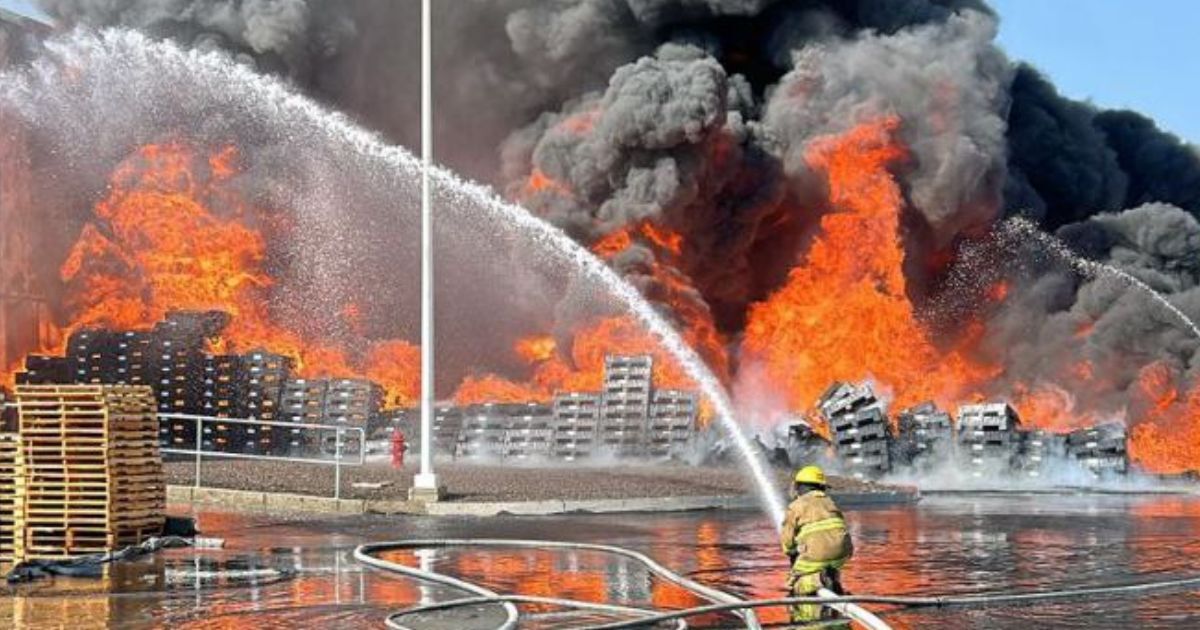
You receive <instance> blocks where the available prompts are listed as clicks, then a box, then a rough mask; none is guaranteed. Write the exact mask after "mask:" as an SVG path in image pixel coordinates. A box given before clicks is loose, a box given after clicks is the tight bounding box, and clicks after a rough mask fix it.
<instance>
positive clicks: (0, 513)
mask: <svg viewBox="0 0 1200 630" xmlns="http://www.w3.org/2000/svg"><path fill="white" fill-rule="evenodd" d="M19 452H20V449H19V442H18V441H17V434H16V433H0V562H11V561H12V559H13V540H14V537H15V535H16V526H17V524H16V518H17V479H18V478H20V476H21V471H20V458H19V455H18V453H19Z"/></svg>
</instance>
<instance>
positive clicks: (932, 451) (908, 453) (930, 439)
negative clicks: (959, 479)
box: [893, 402, 954, 468]
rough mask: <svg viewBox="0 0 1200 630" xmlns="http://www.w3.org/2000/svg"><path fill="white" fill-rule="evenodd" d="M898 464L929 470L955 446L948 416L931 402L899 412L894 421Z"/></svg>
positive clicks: (947, 455)
mask: <svg viewBox="0 0 1200 630" xmlns="http://www.w3.org/2000/svg"><path fill="white" fill-rule="evenodd" d="M896 425H897V432H896V447H895V449H894V450H893V451H894V454H895V456H896V457H895V459H896V460H897V463H904V464H911V465H913V466H916V467H917V468H928V467H930V466H932V465H933V464H934V463H936V462H939V461H945V460H946V459H948V458H949V456H950V452H951V449H952V448H953V445H954V423H953V421H952V420H951V419H950V414H949V413H946V412H945V411H942V410H941V409H938V407H937V405H935V404H933V403H932V402H923V403H921V404H919V405H917V406H915V407H910V408H908V409H905V410H904V411H901V412H900V415H899V416H897V418H896Z"/></svg>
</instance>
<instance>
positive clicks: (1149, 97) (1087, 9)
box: [0, 0, 1200, 144]
mask: <svg viewBox="0 0 1200 630" xmlns="http://www.w3.org/2000/svg"><path fill="white" fill-rule="evenodd" d="M988 3H989V4H990V5H991V6H992V8H993V9H994V10H995V11H996V13H998V14H999V15H1000V18H1001V24H1000V34H999V38H998V40H999V43H1000V44H1001V46H1003V48H1004V49H1005V50H1006V51H1007V52H1008V53H1009V55H1010V56H1011V57H1013V58H1014V59H1019V60H1023V61H1027V62H1029V63H1031V64H1032V65H1034V66H1036V67H1037V68H1039V69H1040V70H1042V71H1043V72H1044V73H1045V74H1047V75H1048V76H1049V77H1050V78H1051V79H1052V80H1053V81H1054V83H1055V84H1056V85H1057V86H1058V88H1059V90H1060V91H1061V92H1062V93H1063V94H1064V95H1066V96H1069V97H1071V98H1076V99H1083V100H1091V101H1093V102H1095V103H1096V104H1097V105H1099V106H1101V107H1105V108H1117V109H1133V110H1136V111H1139V112H1141V113H1143V114H1145V115H1147V116H1150V117H1151V118H1153V119H1154V120H1155V121H1157V122H1158V124H1159V127H1160V128H1162V129H1164V130H1166V131H1170V132H1172V133H1175V134H1177V135H1179V136H1180V137H1182V138H1183V139H1184V140H1187V141H1188V142H1191V143H1193V144H1196V143H1200V118H1197V117H1196V116H1195V115H1194V109H1195V108H1194V104H1195V103H1196V102H1197V100H1200V76H1198V75H1196V74H1195V73H1180V72H1179V70H1180V63H1181V61H1182V60H1192V59H1197V58H1200V39H1198V38H1196V37H1194V36H1193V34H1192V32H1191V31H1193V30H1194V29H1195V26H1196V25H1197V24H1200V3H1197V2H1193V1H1192V0H1151V1H1150V2H1144V3H1139V4H1138V5H1137V9H1136V10H1132V9H1131V7H1132V4H1131V3H1130V2H1128V1H1127V0H1055V1H1054V2H1030V1H1029V0H989V2H988ZM0 8H3V9H8V10H10V11H14V12H17V13H21V14H26V15H38V16H44V15H45V14H44V13H43V12H42V11H41V10H40V9H39V8H38V7H37V1H36V0H0ZM1184 63H1186V62H1185V61H1184Z"/></svg>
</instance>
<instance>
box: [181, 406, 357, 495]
mask: <svg viewBox="0 0 1200 630" xmlns="http://www.w3.org/2000/svg"><path fill="white" fill-rule="evenodd" d="M158 419H159V422H160V423H161V422H163V421H164V420H165V421H171V420H182V421H184V422H193V423H195V431H196V437H195V440H194V442H193V447H192V448H191V449H179V448H169V447H163V448H160V449H159V450H160V451H162V452H163V453H171V454H175V455H191V456H193V457H195V461H196V477H195V487H197V488H199V487H201V486H202V484H201V472H200V471H201V469H202V466H201V462H202V461H203V458H204V457H209V458H216V459H256V460H263V461H283V462H295V463H301V464H316V465H330V466H333V471H334V472H333V498H335V499H340V498H342V466H343V465H346V466H362V465H363V464H364V463H365V462H366V459H367V451H366V448H367V439H366V437H367V436H366V433H367V432H366V430H365V429H363V428H362V427H343V426H337V425H328V424H312V423H303V422H279V421H274V420H251V419H248V418H217V417H213V416H200V415H195V414H187V413H159V414H158ZM208 423H214V424H241V425H248V426H254V427H280V428H284V429H304V430H312V431H315V432H316V433H317V435H318V436H320V435H321V434H323V433H329V432H332V433H333V434H334V436H335V437H334V452H333V458H332V459H329V458H320V457H293V456H291V455H272V454H267V453H234V452H229V451H219V450H215V449H207V450H206V449H205V448H204V442H203V439H204V426H205V424H208ZM346 433H350V434H352V435H357V436H358V439H357V440H356V442H357V444H358V449H357V450H358V453H357V455H356V456H355V457H353V459H351V460H350V461H348V462H343V460H345V459H346V457H345V455H346V453H344V452H343V450H342V447H343V445H344V444H345V443H346V440H345V437H344V436H345V434H346ZM317 443H318V444H320V443H321V441H320V440H318V442H317ZM352 455H353V454H352Z"/></svg>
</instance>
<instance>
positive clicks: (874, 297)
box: [744, 118, 998, 409]
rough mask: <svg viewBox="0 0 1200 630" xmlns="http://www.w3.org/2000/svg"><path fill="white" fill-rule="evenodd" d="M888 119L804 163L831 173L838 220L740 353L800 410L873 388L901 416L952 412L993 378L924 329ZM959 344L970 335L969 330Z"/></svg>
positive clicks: (755, 323)
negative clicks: (866, 383) (912, 290)
mask: <svg viewBox="0 0 1200 630" xmlns="http://www.w3.org/2000/svg"><path fill="white" fill-rule="evenodd" d="M898 124H899V121H898V120H897V119H896V118H884V119H881V120H878V121H875V122H871V123H866V124H863V125H860V126H858V127H856V128H854V129H853V130H851V131H850V132H848V133H846V134H845V135H843V136H840V137H835V138H824V139H820V140H818V141H815V142H814V143H813V144H812V146H811V148H810V149H809V151H808V153H807V155H806V158H807V161H808V164H809V166H810V167H811V168H812V169H813V170H814V171H816V172H820V173H824V174H825V176H826V178H827V180H828V186H829V200H830V203H831V205H832V207H833V211H832V212H830V213H828V214H826V215H825V216H824V217H823V218H822V219H821V223H820V233H819V234H818V235H817V236H816V238H815V239H814V241H813V243H812V245H811V246H810V247H809V250H808V252H807V254H806V256H805V258H804V260H803V262H802V263H801V264H800V265H799V266H797V267H796V268H795V269H793V270H792V271H791V272H790V273H789V275H788V280H787V283H786V284H785V286H784V287H782V288H781V289H779V290H778V291H777V292H776V293H775V294H774V295H772V296H770V297H769V298H768V299H767V300H766V301H764V302H761V303H758V304H755V305H753V306H752V307H751V310H750V313H749V320H748V324H747V327H746V336H745V342H744V344H745V345H744V349H745V351H746V353H747V355H748V356H749V357H750V358H751V359H752V360H757V361H761V362H763V363H764V365H765V367H766V371H767V374H768V376H769V377H770V378H771V379H772V380H773V381H774V382H776V383H778V384H780V385H781V386H782V387H783V389H784V392H785V394H786V396H787V398H788V400H789V402H790V404H791V406H792V408H793V409H805V408H808V407H809V406H810V405H812V404H813V402H814V401H815V400H816V398H817V397H818V396H819V395H820V393H821V392H822V391H823V390H824V389H825V387H827V386H828V384H829V383H830V382H831V381H834V380H843V381H859V380H863V379H868V378H874V379H876V380H878V381H879V382H882V383H883V384H885V385H886V386H888V387H889V388H891V389H893V391H895V394H896V400H895V404H896V405H897V406H899V407H905V406H908V405H912V404H915V403H918V402H921V401H923V400H934V401H937V402H938V403H939V404H941V405H943V406H946V407H950V408H952V406H953V405H954V404H955V403H957V402H958V401H959V400H960V398H961V397H963V396H964V395H966V394H969V393H970V392H972V391H974V390H975V389H976V388H977V386H978V385H979V384H981V383H983V382H985V381H986V380H987V379H989V378H991V377H993V376H994V375H996V374H997V373H998V369H997V368H995V367H992V366H990V365H985V364H981V363H976V362H974V361H972V360H971V359H969V358H968V357H967V355H966V353H965V351H963V350H959V349H953V348H952V349H950V351H948V352H942V351H940V350H939V349H937V348H936V347H935V346H934V345H933V343H932V342H931V340H930V338H929V335H928V334H927V333H926V331H925V330H924V329H923V328H922V326H921V324H920V322H918V321H917V318H916V315H915V314H914V309H913V306H912V304H911V302H910V301H909V298H908V295H907V286H906V281H905V277H904V272H903V266H904V250H903V247H902V246H901V243H900V238H899V234H900V214H901V210H902V197H901V193H900V188H899V186H898V185H897V183H896V181H895V179H894V178H893V177H892V175H891V174H890V173H889V172H888V166H889V165H890V164H892V163H895V162H897V161H899V160H902V159H904V158H905V157H906V151H905V150H904V149H903V148H902V147H901V146H900V145H899V144H898V143H897V142H896V141H895V140H894V138H893V135H894V132H895V130H896V128H897V125H898ZM964 333H965V334H964V338H966V337H969V336H972V335H971V333H972V331H971V327H969V326H968V328H967V330H966V331H964Z"/></svg>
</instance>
